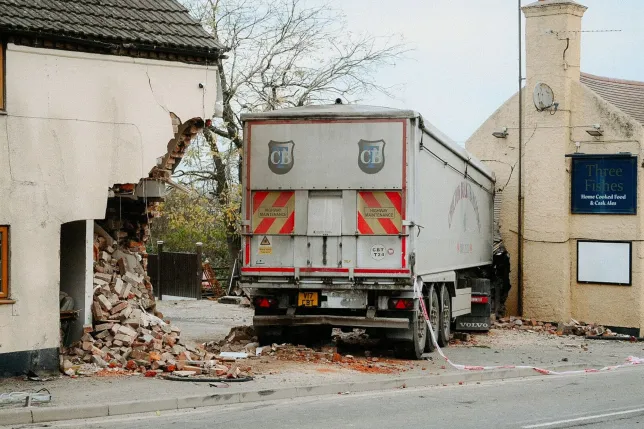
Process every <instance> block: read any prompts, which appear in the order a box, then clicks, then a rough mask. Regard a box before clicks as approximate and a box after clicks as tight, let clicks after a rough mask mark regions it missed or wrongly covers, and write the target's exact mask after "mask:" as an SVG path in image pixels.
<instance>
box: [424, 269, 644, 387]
mask: <svg viewBox="0 0 644 429" xmlns="http://www.w3.org/2000/svg"><path fill="white" fill-rule="evenodd" d="M414 292H415V295H416V297H420V296H421V288H420V286H419V284H418V281H417V280H415V281H414ZM418 301H419V302H420V307H421V310H422V311H423V317H424V318H425V323H427V328H428V330H429V335H430V336H431V338H432V343H433V344H434V347H435V348H436V351H438V354H439V355H441V357H442V358H443V359H445V361H446V362H447V363H448V364H450V365H451V366H452V367H454V368H456V369H460V370H463V371H488V370H493V369H525V368H527V369H533V370H535V371H537V372H538V373H541V374H545V375H568V374H586V373H590V372H603V371H612V370H615V369H618V368H625V367H629V366H634V365H642V364H644V358H638V357H635V356H629V357H628V358H627V359H626V362H625V363H623V364H621V365H613V366H605V367H603V368H599V369H594V368H588V369H580V370H572V371H552V370H549V369H543V368H538V367H536V366H530V365H494V366H473V365H461V364H458V363H453V362H452V361H451V360H449V358H448V357H447V356H445V354H444V353H443V350H442V349H441V348H440V346H439V345H438V342H437V341H436V335H435V334H434V329H433V328H432V324H431V323H430V322H429V314H428V313H427V307H426V306H425V301H424V300H423V299H419V300H418Z"/></svg>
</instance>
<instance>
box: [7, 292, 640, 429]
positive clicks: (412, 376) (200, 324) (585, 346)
mask: <svg viewBox="0 0 644 429" xmlns="http://www.w3.org/2000/svg"><path fill="white" fill-rule="evenodd" d="M160 304H161V303H160ZM160 309H161V311H162V312H163V313H164V315H165V317H166V318H170V319H171V320H172V322H173V323H177V324H178V325H179V326H180V327H181V328H182V337H183V338H188V339H189V340H198V341H205V340H215V341H217V340H220V339H222V338H223V337H224V336H225V335H226V334H227V333H228V332H229V330H230V328H231V327H233V326H238V325H240V324H249V317H250V315H251V312H250V310H249V309H245V308H241V307H238V306H235V305H222V304H217V303H214V302H212V301H177V304H175V303H173V302H167V301H163V303H162V304H161V305H160ZM643 348H644V343H628V342H621V341H601V340H599V341H597V340H585V339H583V338H580V337H572V336H563V337H558V336H553V335H546V334H539V333H534V332H529V331H527V330H526V331H514V330H510V331H506V330H493V331H490V333H489V334H486V335H479V336H476V337H475V341H474V342H472V343H468V344H460V345H459V344H456V345H452V346H450V347H448V348H447V349H446V350H445V352H446V354H447V356H448V357H449V358H450V359H451V360H452V361H453V362H456V363H462V364H466V365H533V366H538V367H542V368H547V369H559V370H563V369H583V368H599V367H603V366H606V365H616V364H621V363H624V361H625V359H626V358H627V357H628V356H639V357H642V356H644V350H643ZM357 351H358V350H357ZM358 352H359V351H358ZM363 353H364V351H363ZM356 357H357V358H359V356H357V353H356ZM262 359H264V358H254V359H249V360H248V362H249V364H250V365H251V366H253V365H254V362H256V363H257V364H258V365H259V361H261V360H262ZM427 359H428V360H425V361H417V362H411V361H400V362H399V363H398V365H397V366H396V367H397V368H398V370H397V371H395V372H393V373H389V374H371V373H367V374H366V373H363V372H360V371H356V370H353V369H352V368H351V367H348V366H342V365H339V364H335V363H328V364H319V363H311V362H278V361H276V362H272V363H271V364H270V365H268V367H270V371H268V370H267V371H265V372H263V373H261V374H259V375H257V376H256V378H255V379H254V380H253V381H250V382H244V383H228V384H227V385H221V384H218V386H220V387H211V386H210V385H209V383H197V382H178V381H167V380H162V379H156V378H144V377H142V376H119V377H86V378H77V379H70V378H67V377H64V378H58V379H54V380H51V381H47V382H32V381H24V380H22V379H5V380H0V393H8V392H16V391H27V392H34V391H37V390H39V389H41V388H46V389H47V390H48V391H49V392H51V394H52V398H53V399H52V401H51V402H50V403H45V404H39V405H36V406H33V407H31V408H24V407H17V406H12V407H11V408H8V407H0V423H16V424H24V423H31V422H38V421H56V420H61V419H70V418H90V417H105V416H115V415H123V414H130V413H141V412H149V411H164V410H166V411H167V410H177V409H183V408H195V407H207V406H211V405H215V404H240V403H248V402H258V401H272V400H275V399H278V398H283V399H286V398H289V399H294V398H301V397H310V396H318V395H327V394H331V395H337V394H338V393H345V392H352V393H353V392H365V391H390V390H399V389H401V388H402V387H403V386H404V387H406V388H411V387H418V386H443V385H451V384H456V385H458V383H464V384H467V383H476V382H484V381H489V380H507V379H512V378H519V377H538V376H540V374H539V373H537V372H536V371H533V370H530V369H504V370H495V371H485V372H481V371H476V372H470V371H459V370H456V369H454V368H452V367H451V366H449V365H447V364H446V362H444V361H442V360H441V359H440V357H439V356H438V354H436V353H432V354H430V355H427ZM620 371H625V370H620Z"/></svg>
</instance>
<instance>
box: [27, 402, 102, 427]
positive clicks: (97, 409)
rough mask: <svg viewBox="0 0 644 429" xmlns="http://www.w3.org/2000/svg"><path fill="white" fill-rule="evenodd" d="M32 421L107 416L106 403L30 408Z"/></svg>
mask: <svg viewBox="0 0 644 429" xmlns="http://www.w3.org/2000/svg"><path fill="white" fill-rule="evenodd" d="M32 413H33V422H34V423H41V422H51V421H56V420H72V419H91V418H94V417H107V416H108V406H107V405H79V406H74V407H51V408H32Z"/></svg>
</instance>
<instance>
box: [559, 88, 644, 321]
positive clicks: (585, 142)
mask: <svg viewBox="0 0 644 429" xmlns="http://www.w3.org/2000/svg"><path fill="white" fill-rule="evenodd" d="M573 100H574V105H575V106H576V108H575V110H574V112H573V117H572V124H571V125H572V128H571V133H570V140H569V141H570V143H569V151H570V152H574V151H575V146H574V142H576V141H577V142H580V149H579V151H580V152H583V153H591V154H592V153H600V154H602V153H604V154H605V153H609V154H612V153H618V152H631V153H632V154H634V155H638V156H639V164H640V165H642V161H644V159H643V156H642V143H643V142H644V127H643V126H642V125H641V124H640V123H638V122H637V121H635V120H634V119H632V118H630V117H629V116H627V115H626V114H624V113H623V112H621V111H620V110H619V109H617V108H616V107H615V106H613V105H611V104H610V103H608V102H606V101H604V100H603V99H602V98H601V97H599V96H598V95H597V94H595V93H594V92H593V91H591V90H590V89H589V88H587V87H586V86H584V85H582V84H579V85H577V86H575V87H574V88H573ZM592 124H601V126H602V129H603V130H604V135H603V136H602V137H599V138H594V137H591V136H589V135H588V134H587V133H586V130H587V129H589V125H592ZM568 165H570V163H569V164H568ZM637 181H638V190H637V202H638V215H637V216H633V215H571V216H570V231H571V237H572V238H574V240H571V241H570V246H569V252H570V255H571V262H572V263H571V280H572V282H571V303H572V317H574V318H575V319H577V320H584V321H589V322H595V323H601V324H605V325H609V326H622V327H628V328H644V275H643V273H642V270H643V266H642V258H644V247H643V246H642V243H641V242H640V241H638V240H642V239H644V236H643V234H642V232H643V230H644V229H643V228H642V226H643V225H642V222H643V221H644V217H643V216H642V213H644V206H642V204H643V203H642V202H643V201H644V186H643V185H644V170H643V169H642V168H639V169H638V175H637ZM576 239H591V240H633V259H632V263H633V266H632V279H633V284H632V286H630V287H628V286H608V285H589V284H578V283H577V282H576V280H577V276H576V269H577V241H576Z"/></svg>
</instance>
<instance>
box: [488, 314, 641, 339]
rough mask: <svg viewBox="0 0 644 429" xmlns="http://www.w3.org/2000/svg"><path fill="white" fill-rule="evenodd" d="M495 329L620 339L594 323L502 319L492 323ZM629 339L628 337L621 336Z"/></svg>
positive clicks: (515, 318) (516, 318) (573, 320)
mask: <svg viewBox="0 0 644 429" xmlns="http://www.w3.org/2000/svg"><path fill="white" fill-rule="evenodd" d="M494 328H495V329H518V330H523V331H531V332H543V333H548V334H552V335H575V336H583V337H602V338H606V337H620V335H618V334H616V333H614V332H612V331H611V330H610V329H607V328H605V327H603V326H601V325H597V324H594V323H583V322H578V321H577V320H575V319H570V321H569V322H567V323H565V322H559V323H551V322H541V321H536V320H535V319H521V318H518V317H514V316H512V317H502V318H500V319H499V320H497V321H496V322H495V323H494ZM622 337H624V338H629V337H628V336H622Z"/></svg>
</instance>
